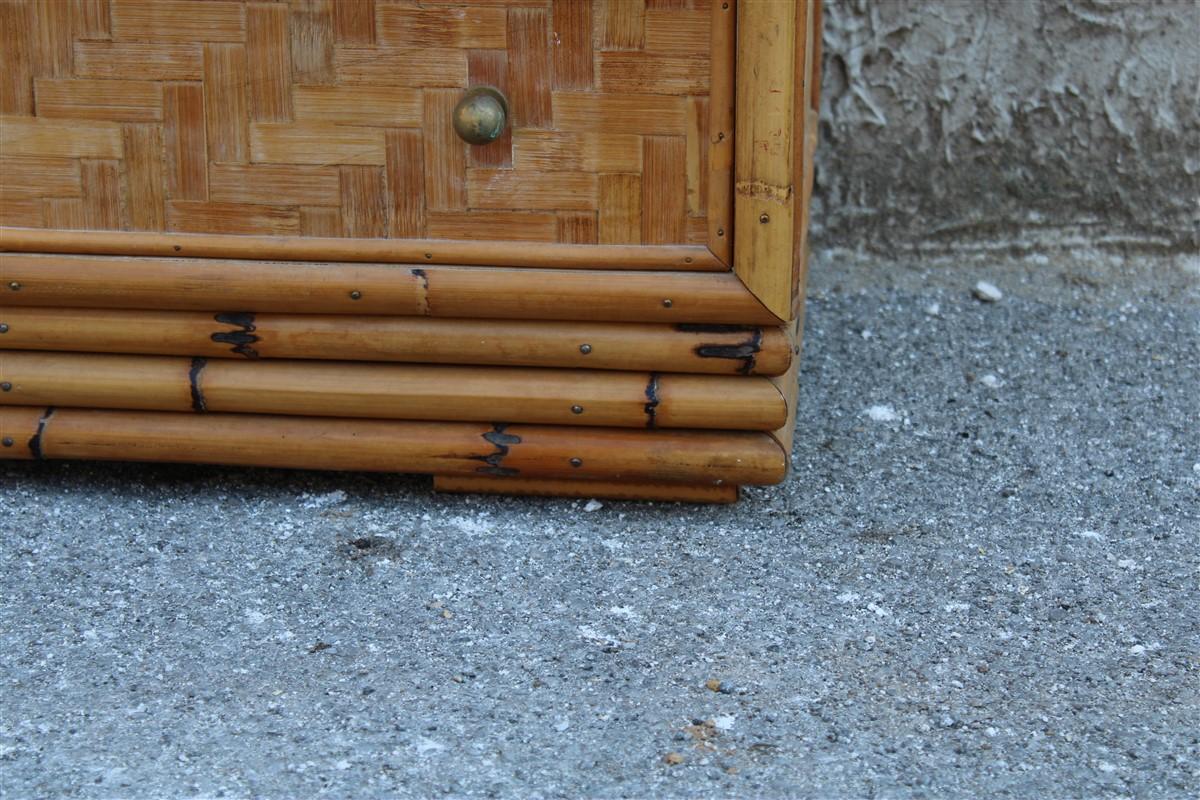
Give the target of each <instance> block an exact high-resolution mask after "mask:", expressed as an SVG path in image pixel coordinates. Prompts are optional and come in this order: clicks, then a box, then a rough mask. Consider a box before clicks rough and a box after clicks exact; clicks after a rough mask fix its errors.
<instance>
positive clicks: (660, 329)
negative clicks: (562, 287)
mask: <svg viewBox="0 0 1200 800" xmlns="http://www.w3.org/2000/svg"><path fill="white" fill-rule="evenodd" d="M0 329H2V330H4V333H3V334H0V351H2V350H5V349H12V350H60V351H77V352H92V353H138V354H145V355H180V356H184V355H186V356H203V357H205V358H303V359H333V360H347V361H350V360H353V361H407V362H422V363H444V364H484V365H497V366H530V367H573V368H582V369H621V370H640V371H647V372H694V373H710V374H725V375H735V374H736V375H779V374H782V373H783V372H785V371H786V370H787V368H788V365H789V363H790V361H791V357H792V354H791V346H790V344H789V342H788V337H787V334H786V333H785V332H784V330H783V329H781V328H779V327H772V326H763V327H759V326H706V325H681V326H673V325H650V324H636V323H603V322H601V323H588V322H540V321H531V322H526V321H520V320H467V319H433V318H426V317H349V316H335V315H328V316H318V315H308V316H302V315H284V314H250V313H228V312H226V313H211V312H187V311H125V310H109V309H81V308H11V307H10V308H4V309H0Z"/></svg>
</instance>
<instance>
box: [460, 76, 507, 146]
mask: <svg viewBox="0 0 1200 800" xmlns="http://www.w3.org/2000/svg"><path fill="white" fill-rule="evenodd" d="M507 125H508V101H507V100H505V99H504V95H503V94H501V93H500V90H499V89H496V88H494V87H492V86H476V87H474V88H472V89H469V90H468V91H467V93H466V94H465V95H463V99H462V100H459V101H458V105H456V106H455V107H454V132H455V133H457V134H458V137H459V138H460V139H462V140H463V141H464V142H469V143H470V144H488V143H489V142H494V141H496V140H497V139H499V138H500V134H502V133H504V128H505V127H506V126H507Z"/></svg>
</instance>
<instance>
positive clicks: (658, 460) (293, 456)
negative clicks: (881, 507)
mask: <svg viewBox="0 0 1200 800" xmlns="http://www.w3.org/2000/svg"><path fill="white" fill-rule="evenodd" d="M0 439H3V440H8V439H12V440H13V441H14V444H13V445H12V446H8V447H0V458H29V457H31V456H34V457H40V458H45V459H82V460H101V461H148V462H174V463H186V464H229V465H235V466H247V467H282V468H289V469H326V470H353V471H364V472H416V473H428V474H433V475H464V476H494V477H518V476H519V477H525V478H578V479H585V480H611V481H622V482H633V481H646V482H652V483H685V484H711V485H721V484H740V485H750V484H770V483H778V482H779V481H781V480H782V479H783V477H784V475H785V474H786V465H785V463H784V456H783V451H781V450H780V449H779V445H778V444H776V443H775V440H774V439H772V438H771V437H770V436H769V435H768V434H765V433H751V432H746V431H720V432H718V431H647V430H626V429H622V428H566V427H558V426H549V425H542V426H538V425H512V426H504V425H494V426H489V425H481V424H479V423H471V422H389V421H383V420H352V419H328V418H319V417H281V416H263V415H254V414H210V415H199V414H176V413H170V412H155V411H107V410H95V409H79V408H60V409H30V408H27V407H20V406H0ZM22 441H23V442H26V445H24V446H18V445H17V444H16V443H17V442H22ZM31 442H32V444H30V443H31Z"/></svg>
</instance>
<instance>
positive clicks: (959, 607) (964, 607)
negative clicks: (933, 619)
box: [942, 602, 971, 614]
mask: <svg viewBox="0 0 1200 800" xmlns="http://www.w3.org/2000/svg"><path fill="white" fill-rule="evenodd" d="M942 608H943V609H945V610H946V611H947V612H949V613H951V614H953V613H956V612H959V611H970V610H971V604H970V603H960V602H954V603H946V605H944V606H942Z"/></svg>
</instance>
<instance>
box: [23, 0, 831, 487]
mask: <svg viewBox="0 0 1200 800" xmlns="http://www.w3.org/2000/svg"><path fill="white" fill-rule="evenodd" d="M819 30H820V6H819V3H818V2H815V1H814V0H742V1H741V2H734V0H728V1H727V2H725V1H724V0H712V2H709V0H421V1H420V2H415V1H409V0H291V1H290V2H283V1H282V0H280V1H279V2H242V1H241V0H0V225H2V226H3V227H2V228H0V390H2V391H0V444H2V446H0V458H6V459H116V460H132V461H176V462H193V463H220V464H235V465H258V466H272V467H288V468H320V469H342V470H381V471H397V472H417V473H426V474H430V475H433V476H434V477H435V486H436V487H437V488H439V489H442V490H446V491H479V492H507V493H516V494H522V493H523V494H558V495H565V496H596V497H630V498H648V499H656V498H657V499H682V500H694V501H712V502H728V501H732V500H733V499H735V498H736V497H737V489H738V487H739V486H740V485H746V484H769V483H776V482H778V481H780V480H782V479H783V478H784V476H785V475H786V471H787V464H788V460H789V454H790V451H791V444H792V437H791V431H792V420H793V413H794V406H795V397H796V392H795V384H796V368H797V361H798V354H799V331H800V329H801V327H802V325H801V318H802V311H803V287H804V271H805V265H806V258H807V234H806V231H807V225H808V205H809V193H810V189H811V183H812V154H813V149H814V147H815V144H816V110H815V109H816V99H817V85H818V83H819V81H818V78H817V72H818V64H819V56H820V53H819V46H820V37H819Z"/></svg>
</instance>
